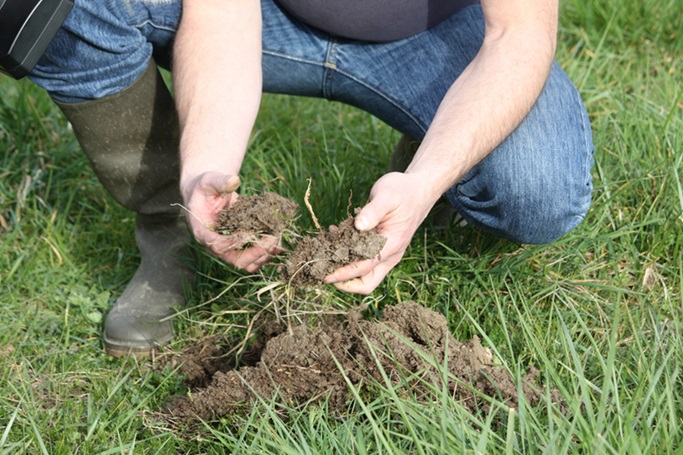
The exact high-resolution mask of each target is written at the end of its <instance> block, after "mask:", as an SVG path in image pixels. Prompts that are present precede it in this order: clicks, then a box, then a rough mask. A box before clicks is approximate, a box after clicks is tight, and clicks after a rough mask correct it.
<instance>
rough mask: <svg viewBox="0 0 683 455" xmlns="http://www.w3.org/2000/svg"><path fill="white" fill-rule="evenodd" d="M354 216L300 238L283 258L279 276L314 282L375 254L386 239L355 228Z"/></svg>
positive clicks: (299, 282) (302, 282)
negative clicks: (332, 227) (327, 230)
mask: <svg viewBox="0 0 683 455" xmlns="http://www.w3.org/2000/svg"><path fill="white" fill-rule="evenodd" d="M353 223H354V217H352V216H350V217H348V218H347V219H345V220H344V221H342V222H341V223H340V224H339V226H338V227H337V228H336V229H331V230H330V231H329V232H326V231H322V232H320V233H319V234H318V235H316V236H315V237H309V236H307V237H303V238H302V239H301V240H299V243H297V245H296V248H295V249H294V251H293V252H292V253H291V254H290V255H289V257H288V258H287V260H286V261H285V263H284V265H283V267H282V269H281V275H282V279H283V280H285V281H287V282H289V284H290V285H292V286H306V285H316V284H321V283H322V282H323V278H325V277H326V276H327V275H329V274H330V273H332V272H334V271H335V270H337V269H338V268H340V267H342V266H344V265H348V264H352V263H354V262H357V261H360V260H363V259H372V258H374V257H377V255H379V252H380V251H381V250H382V248H383V247H384V244H385V243H386V241H387V239H386V238H385V237H382V236H380V235H379V234H377V233H376V232H375V231H364V232H361V231H358V230H357V229H356V228H355V226H354V224H353Z"/></svg>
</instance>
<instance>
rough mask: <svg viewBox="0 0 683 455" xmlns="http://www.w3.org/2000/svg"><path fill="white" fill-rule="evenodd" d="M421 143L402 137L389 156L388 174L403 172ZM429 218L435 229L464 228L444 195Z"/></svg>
mask: <svg viewBox="0 0 683 455" xmlns="http://www.w3.org/2000/svg"><path fill="white" fill-rule="evenodd" d="M420 144H421V142H420V141H417V140H415V139H413V138H412V137H410V136H407V135H405V134H404V135H403V136H401V139H400V140H399V141H398V144H396V148H395V149H394V154H393V155H391V160H390V161H389V167H388V170H389V172H405V170H406V169H408V166H409V165H410V163H411V162H412V161H413V157H415V153H416V152H417V149H418V148H419V147H420ZM429 216H430V218H431V221H432V226H433V227H434V228H436V229H447V228H448V227H449V226H465V225H466V224H467V222H465V220H464V219H463V218H462V216H460V214H459V213H458V212H456V211H455V209H454V208H453V206H452V205H451V203H450V202H448V198H446V196H445V195H443V196H441V198H439V200H438V201H437V202H436V204H434V207H432V210H431V212H429Z"/></svg>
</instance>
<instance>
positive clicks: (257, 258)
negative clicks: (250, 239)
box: [232, 246, 271, 272]
mask: <svg viewBox="0 0 683 455" xmlns="http://www.w3.org/2000/svg"><path fill="white" fill-rule="evenodd" d="M234 253H236V256H235V257H234V258H233V259H234V262H233V263H232V264H233V265H234V266H235V267H237V268H239V269H244V270H247V271H249V272H253V271H255V270H254V269H252V270H250V269H249V267H250V266H251V265H253V264H257V267H256V269H258V268H259V267H260V265H258V264H264V263H265V262H267V261H268V260H270V258H271V255H270V254H268V253H267V252H266V251H265V250H264V249H262V248H260V247H258V246H253V247H250V248H247V249H244V250H239V251H235V252H234Z"/></svg>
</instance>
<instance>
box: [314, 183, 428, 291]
mask: <svg viewBox="0 0 683 455" xmlns="http://www.w3.org/2000/svg"><path fill="white" fill-rule="evenodd" d="M431 193H432V192H431V188H430V185H429V182H425V181H424V179H420V178H418V177H417V176H415V175H412V174H402V173H398V172H392V173H389V174H386V175H384V176H383V177H382V178H380V179H379V180H378V181H377V182H376V183H375V185H374V186H373V188H372V191H371V192H370V201H369V202H368V204H367V205H366V206H365V207H363V208H362V209H361V211H360V212H359V213H358V214H357V215H356V221H355V226H356V229H358V230H360V231H367V230H372V229H376V230H377V233H378V234H380V235H382V236H384V237H386V238H387V242H386V244H385V245H384V248H382V251H381V252H380V254H379V256H378V257H377V258H374V259H367V260H363V261H359V262H356V263H354V264H350V265H347V266H344V267H341V268H339V269H337V270H336V271H334V272H333V273H331V274H330V275H328V276H327V277H326V278H325V282H326V283H330V284H334V286H335V287H336V288H337V289H340V290H342V291H346V292H351V293H355V294H370V293H371V292H372V291H374V290H375V288H377V286H379V284H380V283H381V282H382V280H383V279H384V277H385V276H386V275H387V274H388V273H389V271H390V270H391V269H392V268H393V267H394V266H395V265H396V264H398V263H399V262H400V260H401V258H402V257H403V255H404V253H405V251H406V249H407V248H408V245H409V244H410V241H411V239H412V237H413V235H414V234H415V231H416V230H417V228H418V227H419V226H420V224H421V223H422V221H424V219H425V218H426V217H427V214H428V213H429V210H430V209H431V207H432V205H434V202H435V201H436V198H435V197H434V196H433V195H432V194H431Z"/></svg>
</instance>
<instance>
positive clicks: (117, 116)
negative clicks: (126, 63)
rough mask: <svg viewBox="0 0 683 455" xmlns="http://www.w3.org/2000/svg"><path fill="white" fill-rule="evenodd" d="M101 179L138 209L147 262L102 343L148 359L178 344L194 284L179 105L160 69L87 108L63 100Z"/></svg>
mask: <svg viewBox="0 0 683 455" xmlns="http://www.w3.org/2000/svg"><path fill="white" fill-rule="evenodd" d="M57 104H58V106H59V107H60V109H61V110H62V112H63V113H64V115H65V116H66V118H67V119H68V120H69V122H71V125H72V127H73V130H74V133H75V135H76V138H77V139H78V141H79V143H80V144H81V147H82V148H83V150H84V151H85V153H86V154H87V155H88V158H89V159H90V163H91V164H92V167H93V169H94V171H95V173H96V174H97V177H98V178H99V180H100V181H101V182H102V184H103V185H104V186H105V188H106V189H107V190H108V191H109V192H110V193H111V194H112V196H114V198H115V199H116V200H117V202H119V203H120V204H121V205H123V206H124V207H126V208H127V209H129V210H132V211H134V212H136V224H135V240H136V242H137V245H138V248H139V249H140V254H141V257H142V261H141V263H140V266H139V268H138V270H137V272H136V273H135V275H134V276H133V278H132V280H131V281H130V282H129V283H128V285H127V286H126V289H125V290H124V292H123V294H122V295H121V297H119V299H118V300H117V301H116V303H115V304H114V306H113V308H112V309H111V311H110V312H109V314H108V315H107V318H106V321H105V325H104V333H103V337H102V339H103V342H104V349H105V351H106V352H107V353H108V354H109V355H112V356H114V357H119V356H124V355H129V354H131V355H136V356H146V355H150V354H151V353H152V352H153V351H154V350H155V349H156V348H157V347H159V346H163V345H165V344H168V343H169V342H170V341H171V340H172V339H173V320H172V319H173V316H174V315H175V307H177V306H182V305H184V304H185V292H186V291H187V290H188V289H189V288H191V287H192V286H193V285H194V271H193V258H194V254H193V251H194V250H193V248H192V236H191V234H190V232H189V230H188V227H187V225H186V222H185V217H184V215H183V214H182V213H181V212H180V208H179V207H177V206H174V205H173V204H174V203H180V202H182V198H181V195H180V190H179V186H178V178H179V162H178V159H179V157H178V153H179V152H178V142H179V127H178V117H177V114H176V111H175V104H174V101H173V98H172V96H171V94H170V93H169V91H168V88H167V87H166V85H165V83H164V81H163V79H162V78H161V75H160V74H159V72H158V70H157V67H156V64H154V62H150V65H149V67H148V68H147V70H146V71H145V73H144V74H143V75H142V76H141V77H140V78H139V79H138V80H137V81H136V82H135V83H134V84H133V85H131V86H130V87H128V88H127V89H125V90H124V91H122V92H120V93H118V94H115V95H111V96H107V97H104V98H101V99H98V100H94V101H86V102H83V103H75V104H64V103H57Z"/></svg>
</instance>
